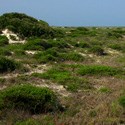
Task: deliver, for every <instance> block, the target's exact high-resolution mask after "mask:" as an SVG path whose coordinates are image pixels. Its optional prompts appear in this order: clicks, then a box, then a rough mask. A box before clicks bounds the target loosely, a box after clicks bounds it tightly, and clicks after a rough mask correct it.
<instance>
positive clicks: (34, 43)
mask: <svg viewBox="0 0 125 125" xmlns="http://www.w3.org/2000/svg"><path fill="white" fill-rule="evenodd" d="M51 47H52V45H51V44H50V43H48V42H47V41H46V40H42V39H40V38H32V39H29V40H28V41H27V43H25V44H24V49H25V50H43V49H48V48H51Z"/></svg>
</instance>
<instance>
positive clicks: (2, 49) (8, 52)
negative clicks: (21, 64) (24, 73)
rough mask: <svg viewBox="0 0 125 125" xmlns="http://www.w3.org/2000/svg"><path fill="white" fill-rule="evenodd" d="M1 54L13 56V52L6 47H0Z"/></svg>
mask: <svg viewBox="0 0 125 125" xmlns="http://www.w3.org/2000/svg"><path fill="white" fill-rule="evenodd" d="M0 55H1V56H11V55H12V53H11V51H9V50H8V49H5V48H0Z"/></svg>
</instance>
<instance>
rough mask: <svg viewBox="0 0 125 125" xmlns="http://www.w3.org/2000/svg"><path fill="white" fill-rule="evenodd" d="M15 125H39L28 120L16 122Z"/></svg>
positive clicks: (35, 121)
mask: <svg viewBox="0 0 125 125" xmlns="http://www.w3.org/2000/svg"><path fill="white" fill-rule="evenodd" d="M15 125H41V123H40V121H38V120H35V119H28V120H25V121H17V122H16V123H15Z"/></svg>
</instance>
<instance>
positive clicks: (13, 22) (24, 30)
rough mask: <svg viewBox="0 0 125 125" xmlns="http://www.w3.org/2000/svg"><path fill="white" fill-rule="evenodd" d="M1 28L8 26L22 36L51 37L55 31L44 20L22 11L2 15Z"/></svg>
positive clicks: (0, 18) (0, 17) (0, 19)
mask: <svg viewBox="0 0 125 125" xmlns="http://www.w3.org/2000/svg"><path fill="white" fill-rule="evenodd" d="M0 24H1V25H0V29H5V28H8V29H9V30H12V31H13V32H15V33H18V34H19V35H20V36H22V37H31V36H42V37H51V36H53V35H54V31H53V30H52V28H51V27H49V25H48V24H47V23H46V22H44V21H38V20H36V19H34V18H32V17H30V16H27V15H25V14H20V13H7V14H3V15H2V16H0Z"/></svg>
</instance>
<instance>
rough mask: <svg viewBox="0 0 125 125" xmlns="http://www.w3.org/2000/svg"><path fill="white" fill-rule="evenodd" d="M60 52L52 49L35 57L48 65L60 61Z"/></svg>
mask: <svg viewBox="0 0 125 125" xmlns="http://www.w3.org/2000/svg"><path fill="white" fill-rule="evenodd" d="M58 56H59V55H58V52H57V50H56V48H50V49H48V50H46V51H43V52H39V53H37V54H35V55H34V57H35V58H36V59H37V60H38V61H39V62H41V63H47V62H51V61H58Z"/></svg>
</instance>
